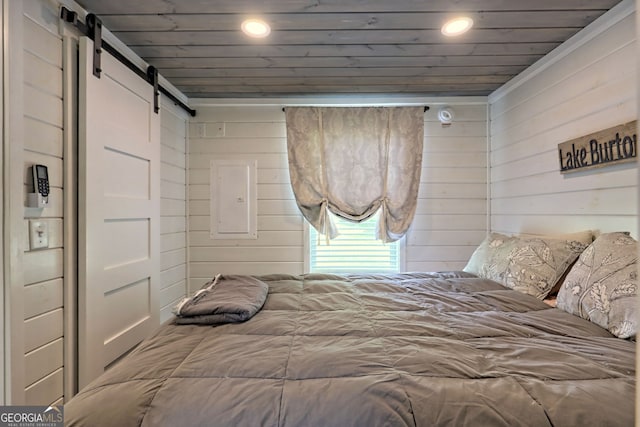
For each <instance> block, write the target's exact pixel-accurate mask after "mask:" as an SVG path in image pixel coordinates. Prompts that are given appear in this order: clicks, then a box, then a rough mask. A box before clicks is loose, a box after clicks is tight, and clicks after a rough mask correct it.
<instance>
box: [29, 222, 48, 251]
mask: <svg viewBox="0 0 640 427" xmlns="http://www.w3.org/2000/svg"><path fill="white" fill-rule="evenodd" d="M29 246H30V248H31V250H33V249H42V248H48V247H49V223H48V222H47V221H43V220H34V219H32V220H29Z"/></svg>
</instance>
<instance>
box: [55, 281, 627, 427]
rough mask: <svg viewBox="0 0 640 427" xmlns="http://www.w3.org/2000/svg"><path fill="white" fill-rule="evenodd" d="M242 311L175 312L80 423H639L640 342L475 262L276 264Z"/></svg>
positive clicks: (68, 411)
mask: <svg viewBox="0 0 640 427" xmlns="http://www.w3.org/2000/svg"><path fill="white" fill-rule="evenodd" d="M255 279H256V280H259V281H260V282H262V283H265V284H266V285H267V286H268V293H267V295H266V300H265V301H264V305H263V306H262V308H261V310H259V311H258V312H257V313H256V314H255V315H254V316H253V317H251V318H250V319H249V320H247V321H244V322H241V323H227V324H218V325H217V326H207V325H197V324H191V325H182V324H177V323H176V322H175V321H173V322H170V323H169V324H166V325H164V326H162V327H161V328H160V329H159V330H158V331H157V332H156V333H155V334H154V335H153V336H151V337H149V338H148V339H146V340H145V341H143V342H142V343H141V344H140V345H139V346H138V347H137V348H136V349H135V350H134V351H133V352H132V353H130V354H129V355H128V356H127V357H126V358H124V359H123V360H122V361H121V362H119V363H118V364H116V365H115V366H114V367H113V368H111V369H110V370H108V371H107V372H105V373H104V375H102V376H101V377H99V378H98V379H97V380H95V381H94V382H92V383H91V384H89V385H88V386H87V387H86V388H85V389H83V390H82V391H81V392H80V393H79V394H78V395H77V396H76V397H74V398H73V399H72V400H71V402H70V403H68V404H67V405H66V406H65V425H68V426H120V427H122V426H340V427H342V426H445V425H450V426H520V425H522V426H578V425H579V426H586V425H593V426H603V425H606V426H632V425H634V395H635V341H634V340H633V339H621V338H619V337H616V336H614V335H613V334H612V333H611V332H610V331H608V330H607V329H605V328H603V327H601V326H599V325H597V324H596V323H594V322H593V321H589V320H586V319H583V318H581V317H580V316H577V315H574V314H571V313H569V312H567V311H565V310H560V309H557V308H552V307H550V306H549V305H547V304H545V303H544V302H543V301H542V300H541V299H539V298H537V297H535V296H532V295H527V294H525V293H522V292H520V291H517V290H514V289H509V288H507V287H505V285H504V284H501V283H498V282H497V281H495V280H491V279H487V278H483V277H478V275H476V274H474V273H469V272H465V271H453V272H438V273H401V274H390V275H375V274H374V275H355V274H351V275H329V274H307V275H301V276H293V275H269V276H259V277H256V278H255Z"/></svg>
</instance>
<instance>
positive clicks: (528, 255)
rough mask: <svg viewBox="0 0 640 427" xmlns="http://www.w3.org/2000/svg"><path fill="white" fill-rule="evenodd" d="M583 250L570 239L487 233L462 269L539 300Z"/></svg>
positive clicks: (583, 246)
mask: <svg viewBox="0 0 640 427" xmlns="http://www.w3.org/2000/svg"><path fill="white" fill-rule="evenodd" d="M586 247H587V245H586V244H585V243H581V242H577V241H574V240H556V239H548V238H537V237H532V238H524V237H518V236H506V235H504V234H500V233H491V234H489V236H487V238H486V239H485V240H484V241H483V242H482V243H481V244H480V246H479V247H478V248H477V249H476V251H475V252H474V253H473V255H471V258H470V259H469V262H468V263H467V265H466V266H465V267H464V269H463V270H464V271H466V272H468V273H473V274H475V275H477V276H479V277H483V278H486V279H491V280H494V281H496V282H498V283H501V284H502V285H504V286H506V287H508V288H511V289H515V290H517V291H520V292H523V293H525V294H529V295H533V296H534V297H536V298H538V299H541V300H542V299H544V298H545V297H546V296H547V294H549V291H551V289H552V288H553V287H554V285H555V284H556V282H558V280H559V279H560V278H561V277H562V275H563V273H564V272H565V270H567V268H568V267H569V265H571V263H573V262H574V261H575V260H576V259H577V258H578V255H580V253H581V252H582V251H583V250H584V249H585V248H586Z"/></svg>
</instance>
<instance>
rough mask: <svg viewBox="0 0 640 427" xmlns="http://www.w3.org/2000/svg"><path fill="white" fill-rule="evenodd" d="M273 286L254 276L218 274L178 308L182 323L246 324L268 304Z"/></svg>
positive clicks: (175, 310)
mask: <svg viewBox="0 0 640 427" xmlns="http://www.w3.org/2000/svg"><path fill="white" fill-rule="evenodd" d="M268 291H269V286H268V285H267V284H266V283H264V282H263V281H261V280H258V279H256V278H254V277H251V276H231V275H225V276H222V275H220V274H219V275H217V276H216V277H215V278H214V279H213V280H211V281H210V282H209V283H207V284H206V285H205V286H203V288H202V289H200V290H199V291H198V292H197V293H196V294H195V295H194V296H192V297H190V298H185V299H184V300H182V301H181V302H180V304H178V305H177V306H176V308H175V309H174V314H175V315H176V323H179V324H190V323H191V324H206V325H218V324H223V323H238V322H244V321H246V320H248V319H250V318H251V317H253V315H254V314H256V313H257V312H258V311H259V310H260V309H261V308H262V306H263V305H264V301H265V300H266V298H267V292H268Z"/></svg>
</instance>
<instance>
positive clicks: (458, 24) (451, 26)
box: [442, 16, 473, 36]
mask: <svg viewBox="0 0 640 427" xmlns="http://www.w3.org/2000/svg"><path fill="white" fill-rule="evenodd" d="M472 26H473V19H471V18H469V17H468V16H460V17H458V18H453V19H451V20H449V21H447V22H445V24H444V25H443V26H442V34H444V35H445V36H459V35H460V34H464V33H466V32H467V31H469V29H470V28H471V27H472Z"/></svg>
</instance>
